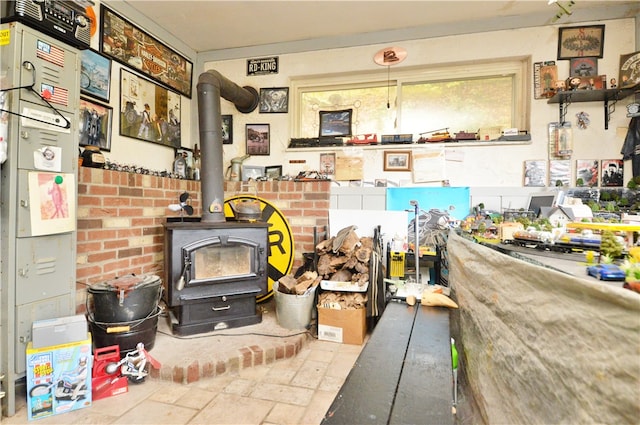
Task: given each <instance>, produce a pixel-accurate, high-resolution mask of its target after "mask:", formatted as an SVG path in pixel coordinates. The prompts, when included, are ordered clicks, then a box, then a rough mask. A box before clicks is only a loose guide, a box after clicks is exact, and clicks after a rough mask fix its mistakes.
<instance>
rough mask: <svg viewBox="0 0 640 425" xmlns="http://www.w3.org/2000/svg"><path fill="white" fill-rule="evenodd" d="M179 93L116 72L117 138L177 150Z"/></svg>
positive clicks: (132, 74) (135, 76)
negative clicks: (118, 129)
mask: <svg viewBox="0 0 640 425" xmlns="http://www.w3.org/2000/svg"><path fill="white" fill-rule="evenodd" d="M180 101H181V97H180V94H178V93H176V92H173V91H171V90H167V89H166V88H164V87H161V86H159V85H157V84H155V83H153V82H151V81H150V80H147V79H145V78H142V77H140V76H138V75H136V74H134V73H132V72H129V71H127V70H126V69H124V68H121V69H120V135H121V136H127V137H133V138H135V139H140V140H145V141H147V142H152V143H158V144H161V145H165V146H169V147H172V148H179V147H180V146H181V143H180V119H181V118H180V116H181V115H180Z"/></svg>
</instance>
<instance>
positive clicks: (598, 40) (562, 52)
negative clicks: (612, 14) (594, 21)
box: [558, 25, 604, 60]
mask: <svg viewBox="0 0 640 425" xmlns="http://www.w3.org/2000/svg"><path fill="white" fill-rule="evenodd" d="M603 55H604V25H588V26H580V27H561V28H558V59H559V60H563V59H571V58H581V57H592V58H601V57H602V56H603Z"/></svg>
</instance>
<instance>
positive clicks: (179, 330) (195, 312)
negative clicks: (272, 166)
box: [165, 221, 269, 335]
mask: <svg viewBox="0 0 640 425" xmlns="http://www.w3.org/2000/svg"><path fill="white" fill-rule="evenodd" d="M268 227H269V224H268V223H261V222H253V223H250V222H246V223H245V222H231V221H230V222H223V223H204V222H200V221H168V222H167V223H166V224H165V276H166V279H165V300H166V303H167V306H168V307H169V309H170V316H171V327H172V331H173V333H174V334H176V335H192V334H195V333H203V332H210V331H214V330H219V329H226V328H232V327H238V326H246V325H252V324H255V323H259V322H260V321H262V315H261V313H260V312H259V311H257V308H256V297H257V296H259V295H264V294H266V292H267V280H268V276H267V257H268Z"/></svg>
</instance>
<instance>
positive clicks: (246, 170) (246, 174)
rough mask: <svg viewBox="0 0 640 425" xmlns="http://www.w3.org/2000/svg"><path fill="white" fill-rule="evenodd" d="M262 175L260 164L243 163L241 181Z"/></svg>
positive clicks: (255, 178)
mask: <svg viewBox="0 0 640 425" xmlns="http://www.w3.org/2000/svg"><path fill="white" fill-rule="evenodd" d="M261 177H264V167H263V166H262V165H243V166H242V181H243V182H246V181H249V180H258V179H259V178H261Z"/></svg>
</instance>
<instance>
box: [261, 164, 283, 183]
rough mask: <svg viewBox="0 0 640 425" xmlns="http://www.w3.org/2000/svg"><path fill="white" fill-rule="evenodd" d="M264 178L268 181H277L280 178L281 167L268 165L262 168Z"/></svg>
mask: <svg viewBox="0 0 640 425" xmlns="http://www.w3.org/2000/svg"><path fill="white" fill-rule="evenodd" d="M264 176H265V177H266V178H268V179H269V180H278V179H279V178H280V177H282V165H270V166H267V167H264Z"/></svg>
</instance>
